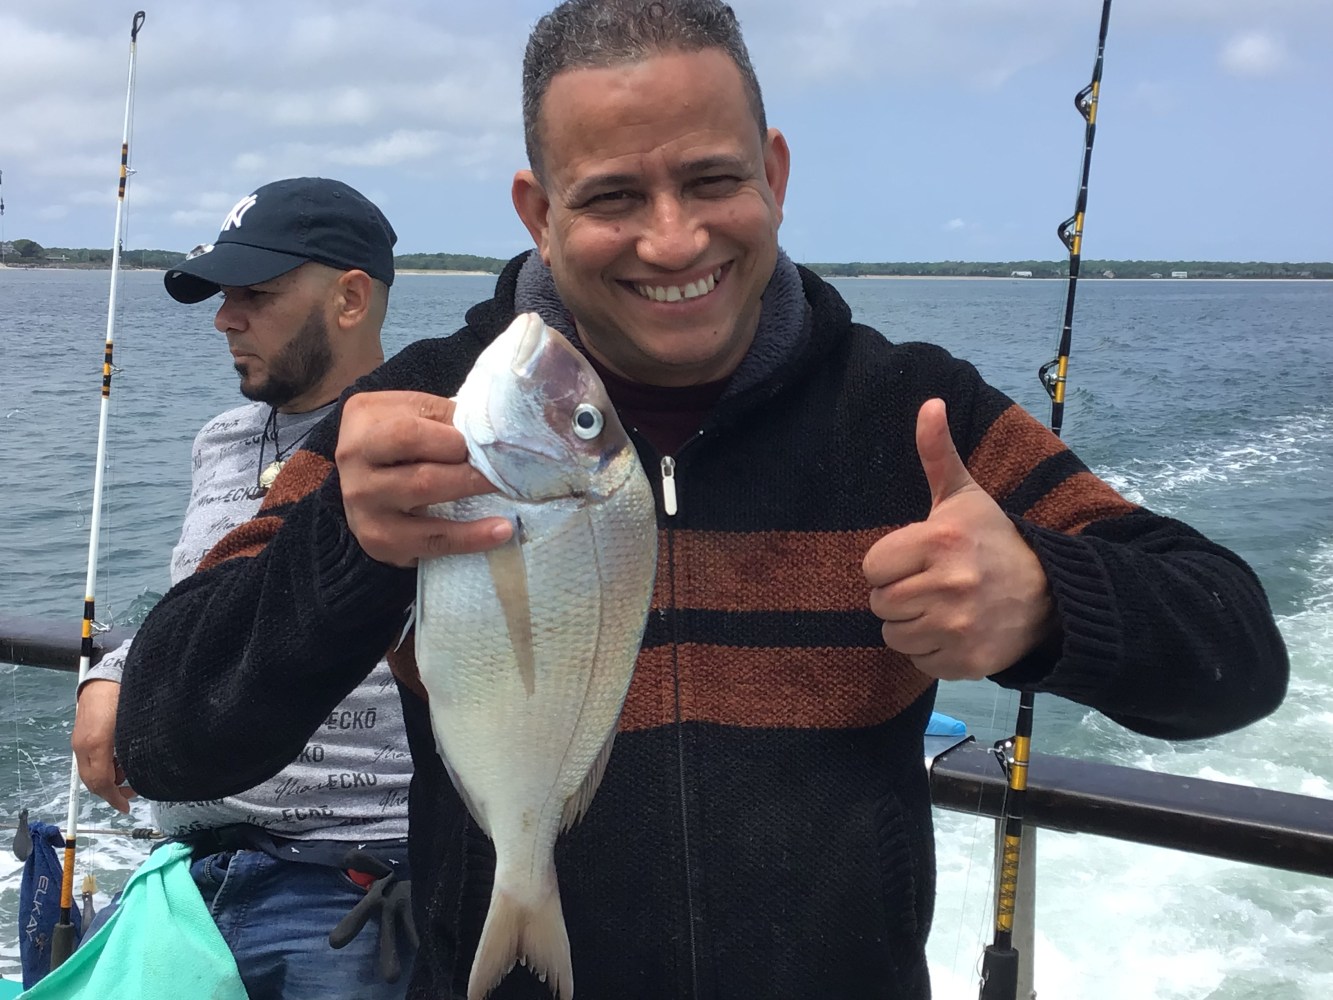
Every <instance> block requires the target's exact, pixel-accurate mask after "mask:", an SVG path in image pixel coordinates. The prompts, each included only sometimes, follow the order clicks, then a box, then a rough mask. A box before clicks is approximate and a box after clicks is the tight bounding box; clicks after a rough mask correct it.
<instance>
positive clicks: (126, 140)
mask: <svg viewBox="0 0 1333 1000" xmlns="http://www.w3.org/2000/svg"><path fill="white" fill-rule="evenodd" d="M144 17H145V15H144V12H143V11H137V12H136V13H135V15H134V20H133V22H132V23H131V25H130V70H129V82H128V84H127V85H126V88H125V127H124V130H123V131H122V133H121V141H120V182H119V184H118V186H117V189H116V232H115V235H114V237H113V239H112V242H111V293H110V300H109V302H108V304H107V315H106V348H105V352H104V355H103V358H102V404H101V411H100V414H99V416H98V424H97V464H96V467H95V468H94V470H93V500H92V512H91V517H90V521H89V528H88V534H89V538H88V577H87V583H86V584H85V586H84V598H83V642H82V645H81V648H80V655H79V683H80V684H82V683H83V680H84V678H86V677H87V676H88V668H89V667H91V666H92V658H93V628H94V603H95V602H94V599H93V593H94V589H95V587H96V583H97V555H98V534H99V532H100V531H101V527H102V478H103V476H102V473H103V470H104V468H105V466H106V428H107V416H108V412H109V410H110V402H111V375H112V372H113V371H114V370H115V369H114V367H113V366H112V364H111V355H112V347H113V345H114V343H115V327H116V284H117V279H118V278H119V276H120V250H121V236H122V232H123V229H124V218H125V186H126V183H127V182H128V180H129V175H130V169H129V163H130V122H131V120H132V116H133V110H134V67H135V55H136V50H137V47H138V41H139V29H140V28H142V27H143V23H144ZM77 690H78V688H77V687H75V691H77ZM79 784H80V782H79V762H78V758H77V757H75V758H74V759H73V761H72V763H71V765H70V774H69V814H68V816H67V818H66V820H65V857H64V862H63V865H62V870H61V882H60V920H59V921H58V922H57V923H56V926H55V931H54V933H53V934H52V936H51V968H52V969H55V968H57V967H58V966H59V965H60V964H61V963H63V962H64V961H65V959H67V958H69V956H70V955H71V954H73V952H74V945H75V941H74V925H73V923H72V922H71V913H72V912H73V909H74V854H75V842H76V841H77V839H78V821H79Z"/></svg>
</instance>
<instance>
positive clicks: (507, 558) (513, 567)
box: [486, 525, 537, 697]
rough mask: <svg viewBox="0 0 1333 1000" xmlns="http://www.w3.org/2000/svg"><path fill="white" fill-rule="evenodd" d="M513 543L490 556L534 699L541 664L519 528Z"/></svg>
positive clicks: (521, 667) (507, 621)
mask: <svg viewBox="0 0 1333 1000" xmlns="http://www.w3.org/2000/svg"><path fill="white" fill-rule="evenodd" d="M515 529H516V530H515V531H514V534H513V535H512V536H511V537H510V539H509V541H507V542H505V543H504V544H503V545H501V546H500V547H499V548H498V549H491V550H490V551H489V552H487V553H486V562H487V564H488V565H489V566H490V570H491V581H492V582H493V583H494V584H495V596H496V598H497V599H499V601H500V608H501V610H502V611H503V613H504V619H505V625H506V627H507V628H508V629H509V643H510V645H511V646H512V647H513V650H514V662H516V663H517V664H518V670H519V674H520V675H521V676H522V678H523V690H524V691H526V692H527V693H528V696H529V697H531V696H532V695H533V694H534V693H535V692H536V690H537V664H536V660H535V659H534V657H533V649H532V602H531V600H530V599H529V597H528V566H527V562H526V560H525V558H524V556H523V542H522V539H521V534H522V532H521V531H519V530H517V529H518V526H517V525H516V526H515Z"/></svg>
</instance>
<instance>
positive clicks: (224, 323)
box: [213, 296, 245, 333]
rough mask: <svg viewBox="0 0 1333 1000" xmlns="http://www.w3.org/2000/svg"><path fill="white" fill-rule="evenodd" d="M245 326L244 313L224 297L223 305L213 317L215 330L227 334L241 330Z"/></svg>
mask: <svg viewBox="0 0 1333 1000" xmlns="http://www.w3.org/2000/svg"><path fill="white" fill-rule="evenodd" d="M244 325H245V313H244V311H243V310H242V309H240V308H239V307H238V306H236V305H235V304H233V303H232V302H229V301H228V300H227V298H226V297H225V296H224V297H223V299H222V305H220V306H218V311H217V312H216V313H215V314H214V316H213V328H214V329H215V330H217V332H218V333H227V332H228V331H230V330H240V329H241V328H242V327H243V326H244Z"/></svg>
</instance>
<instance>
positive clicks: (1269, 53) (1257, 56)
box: [1218, 31, 1289, 76]
mask: <svg viewBox="0 0 1333 1000" xmlns="http://www.w3.org/2000/svg"><path fill="white" fill-rule="evenodd" d="M1218 61H1219V62H1220V63H1221V64H1222V68H1223V69H1225V70H1226V71H1227V72H1228V73H1233V74H1235V75H1236V76H1273V75H1275V74H1277V73H1280V72H1281V71H1282V70H1283V69H1284V68H1286V65H1287V63H1288V61H1289V57H1288V55H1287V51H1286V48H1285V47H1284V46H1283V44H1282V43H1281V42H1280V41H1279V40H1278V39H1276V38H1274V37H1272V36H1271V35H1268V34H1265V33H1263V32H1259V31H1254V32H1249V33H1247V34H1243V35H1237V36H1235V37H1234V38H1232V39H1231V40H1230V41H1229V42H1227V43H1226V45H1225V46H1224V47H1223V49H1222V52H1221V54H1220V56H1219V57H1218Z"/></svg>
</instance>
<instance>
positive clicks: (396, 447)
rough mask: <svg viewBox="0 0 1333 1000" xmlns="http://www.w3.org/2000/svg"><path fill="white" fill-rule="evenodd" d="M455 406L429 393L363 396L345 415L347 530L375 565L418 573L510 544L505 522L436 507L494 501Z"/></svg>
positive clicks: (342, 475)
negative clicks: (448, 514)
mask: <svg viewBox="0 0 1333 1000" xmlns="http://www.w3.org/2000/svg"><path fill="white" fill-rule="evenodd" d="M453 415H454V403H453V400H450V399H445V398H444V397H442V396H433V395H431V394H429V393H424V392H397V391H394V392H363V393H359V394H357V395H355V396H352V397H351V398H349V399H348V400H347V402H346V404H345V405H344V407H343V414H342V424H341V426H340V427H339V431H338V448H337V451H336V452H335V455H334V460H335V462H336V463H337V466H338V478H339V480H340V481H341V484H342V497H343V509H344V511H345V512H346V516H347V526H348V527H349V528H350V529H351V532H352V534H353V535H354V536H356V540H357V541H358V542H359V543H360V545H361V548H362V549H364V550H365V552H366V554H367V555H369V556H370V557H371V558H372V559H377V560H378V561H380V562H382V563H388V564H389V565H391V566H401V567H404V568H407V567H412V566H415V565H416V564H417V560H418V559H419V558H423V557H429V556H443V555H454V554H457V553H462V552H481V551H484V550H486V549H489V548H493V547H495V546H496V545H499V544H501V543H503V542H505V541H507V540H508V539H509V536H510V534H511V533H512V528H511V527H510V524H509V522H508V521H505V520H504V519H503V518H486V519H484V520H479V521H472V522H466V521H450V520H446V519H444V518H441V517H432V516H430V515H428V514H427V513H426V508H427V507H428V506H429V505H430V504H435V503H444V502H446V501H450V500H458V499H461V498H463V497H469V496H477V495H479V494H482V493H492V492H494V490H495V487H494V486H492V485H491V483H490V482H488V481H487V479H486V477H485V476H483V475H482V474H481V473H480V472H478V471H477V470H476V469H474V468H473V467H472V466H471V465H469V464H468V460H467V444H466V442H465V441H464V440H463V436H462V435H461V434H459V432H458V431H457V430H456V429H455V428H454V426H453Z"/></svg>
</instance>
